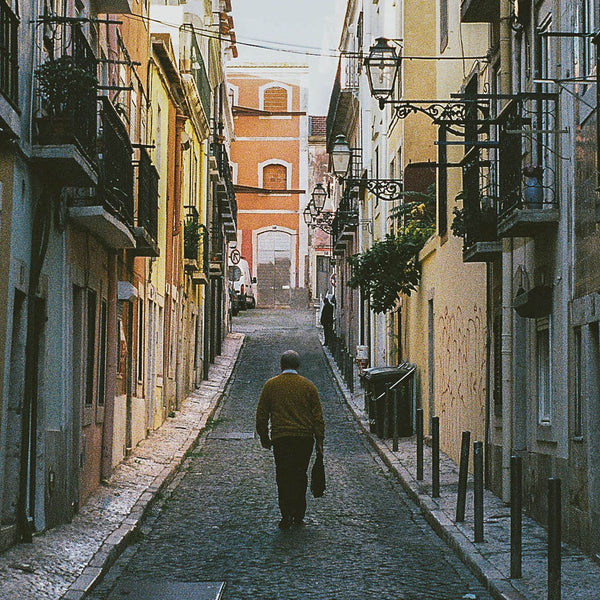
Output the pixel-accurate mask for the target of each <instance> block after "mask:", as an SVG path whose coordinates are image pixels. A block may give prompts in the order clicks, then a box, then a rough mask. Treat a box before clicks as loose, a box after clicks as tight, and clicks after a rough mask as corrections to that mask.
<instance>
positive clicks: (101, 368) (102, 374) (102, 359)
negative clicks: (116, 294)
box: [98, 300, 108, 406]
mask: <svg viewBox="0 0 600 600" xmlns="http://www.w3.org/2000/svg"><path fill="white" fill-rule="evenodd" d="M107 323H108V307H107V304H106V300H102V302H101V304H100V344H99V346H98V406H104V399H105V393H106V336H107V330H106V328H107Z"/></svg>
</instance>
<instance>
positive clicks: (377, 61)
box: [365, 37, 402, 108]
mask: <svg viewBox="0 0 600 600" xmlns="http://www.w3.org/2000/svg"><path fill="white" fill-rule="evenodd" d="M375 42H376V43H375V44H374V45H373V46H371V48H370V49H369V55H368V56H367V58H365V67H366V70H367V79H368V81H369V88H370V90H371V95H372V96H373V97H375V98H377V100H379V108H383V106H384V105H385V102H386V100H387V99H388V98H389V97H390V96H391V95H392V94H393V92H394V88H395V87H396V79H397V78H398V71H399V70H400V63H401V61H402V59H401V58H400V57H399V56H398V53H397V52H396V48H394V47H393V46H390V44H389V40H388V39H387V38H384V37H380V38H377V39H376V40H375Z"/></svg>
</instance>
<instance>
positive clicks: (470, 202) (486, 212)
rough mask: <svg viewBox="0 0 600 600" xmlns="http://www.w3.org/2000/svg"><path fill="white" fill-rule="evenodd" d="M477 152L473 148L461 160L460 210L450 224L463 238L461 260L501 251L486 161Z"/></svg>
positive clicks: (475, 259) (483, 258) (488, 258)
mask: <svg viewBox="0 0 600 600" xmlns="http://www.w3.org/2000/svg"><path fill="white" fill-rule="evenodd" d="M479 154H480V150H479V148H477V147H472V148H471V149H470V150H469V151H468V152H467V154H466V155H465V158H464V160H463V192H462V197H463V209H462V211H458V212H456V211H455V219H454V222H453V224H452V230H453V231H454V232H455V234H457V235H461V236H462V238H463V262H491V261H493V260H495V259H496V258H498V257H499V256H500V255H501V254H502V242H501V241H500V240H499V238H498V227H497V225H498V223H497V213H496V199H495V198H494V196H493V190H492V189H491V186H490V181H489V170H488V169H487V167H488V166H489V163H487V162H485V163H484V162H483V161H481V160H480V155H479Z"/></svg>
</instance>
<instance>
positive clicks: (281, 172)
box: [263, 165, 287, 190]
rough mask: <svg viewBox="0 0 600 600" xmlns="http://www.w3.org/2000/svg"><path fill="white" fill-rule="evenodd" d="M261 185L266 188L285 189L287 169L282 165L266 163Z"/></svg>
mask: <svg viewBox="0 0 600 600" xmlns="http://www.w3.org/2000/svg"><path fill="white" fill-rule="evenodd" d="M263 187H265V188H266V189H268V190H285V189H286V187H287V169H286V168H285V166H284V165H266V166H265V168H264V169H263Z"/></svg>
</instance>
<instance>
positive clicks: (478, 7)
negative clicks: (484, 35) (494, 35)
mask: <svg viewBox="0 0 600 600" xmlns="http://www.w3.org/2000/svg"><path fill="white" fill-rule="evenodd" d="M499 18H500V1H499V0H462V2H461V4H460V20H461V21H462V22H463V23H493V22H495V21H497V20H498V19H499Z"/></svg>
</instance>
